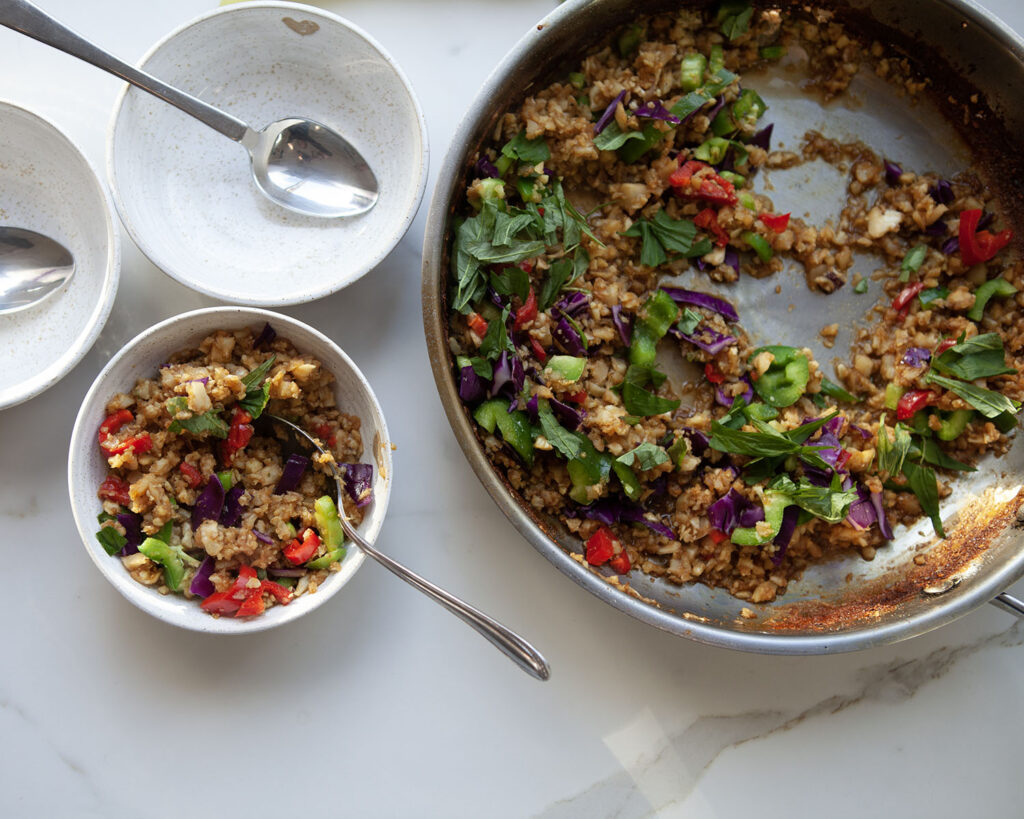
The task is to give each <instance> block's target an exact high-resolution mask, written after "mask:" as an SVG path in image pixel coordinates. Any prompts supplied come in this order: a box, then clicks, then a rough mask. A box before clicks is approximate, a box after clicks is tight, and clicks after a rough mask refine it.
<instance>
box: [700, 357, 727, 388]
mask: <svg viewBox="0 0 1024 819" xmlns="http://www.w3.org/2000/svg"><path fill="white" fill-rule="evenodd" d="M704 377H705V378H707V380H708V381H710V382H711V383H712V384H721V383H722V382H723V381H725V376H724V375H723V374H722V373H720V372H719V371H718V369H717V368H716V367H715V365H714V364H712V363H711V362H710V361H709V362H707V363H706V364H705V365H704Z"/></svg>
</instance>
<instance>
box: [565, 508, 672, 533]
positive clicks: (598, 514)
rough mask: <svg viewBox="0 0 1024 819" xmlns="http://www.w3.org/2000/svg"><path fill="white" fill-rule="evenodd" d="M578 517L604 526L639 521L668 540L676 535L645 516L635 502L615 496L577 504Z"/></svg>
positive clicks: (661, 524)
mask: <svg viewBox="0 0 1024 819" xmlns="http://www.w3.org/2000/svg"><path fill="white" fill-rule="evenodd" d="M576 515H577V516H578V517H582V518H587V519H589V520H596V521H598V522H599V523H603V524H605V525H606V526H610V525H611V524H613V523H640V524H642V525H644V526H646V527H647V528H648V529H650V530H651V531H652V532H654V533H655V534H659V535H661V536H662V537H665V538H668V539H669V540H675V539H676V535H675V532H673V531H672V530H671V529H670V528H669V527H668V526H666V525H665V524H664V523H661V522H659V521H655V520H650V519H648V518H647V516H646V514H645V512H644V510H643V509H642V508H641V507H640V506H639V505H638V504H635V503H630V502H629V501H626V500H619V499H616V498H602V499H601V500H596V501H594V502H593V503H592V504H590V505H589V506H578V507H577V508H576Z"/></svg>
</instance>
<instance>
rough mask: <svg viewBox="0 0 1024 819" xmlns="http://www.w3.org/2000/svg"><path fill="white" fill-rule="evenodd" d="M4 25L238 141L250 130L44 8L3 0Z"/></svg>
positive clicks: (1, 20)
mask: <svg viewBox="0 0 1024 819" xmlns="http://www.w3.org/2000/svg"><path fill="white" fill-rule="evenodd" d="M0 25H3V26H6V27H7V28H10V29H13V30H14V31H17V32H20V33H21V34H25V35H27V36H29V37H31V38H32V39H34V40H38V41H39V42H41V43H45V44H46V45H48V46H52V47H53V48H56V49H57V50H58V51H63V52H64V53H65V54H70V55H71V56H72V57H77V58H78V59H80V60H85V62H87V63H91V64H92V65H94V66H96V67H97V68H102V69H103V70H104V71H108V72H110V73H111V74H114V75H115V76H118V77H120V78H121V79H122V80H127V81H128V82H130V83H131V84H132V85H134V86H136V87H138V88H141V89H142V90H143V91H148V92H149V93H150V94H153V95H154V96H157V97H159V98H160V99H162V100H164V102H169V103H170V104H171V105H173V106H174V107H175V108H178V109H180V110H182V111H184V112H185V113H186V114H189V115H190V116H193V117H195V118H196V119H198V120H199V121H200V122H203V123H205V124H206V125H209V126H210V127H211V128H213V129H214V130H215V131H219V132H220V133H222V134H223V135H224V136H226V137H228V138H229V139H233V140H234V141H235V142H241V141H242V139H243V138H244V137H245V135H246V134H247V133H248V132H249V130H250V129H249V126H248V125H246V123H244V122H242V121H241V120H240V119H235V118H234V117H233V116H231V115H229V114H225V113H224V112H223V111H220V110H218V109H217V108H214V107H213V106H212V105H207V104H206V103H205V102H203V101H202V100H199V99H196V98H195V97H193V96H191V95H189V94H186V93H185V92H184V91H179V90H178V89H177V88H173V87H172V86H170V85H167V84H166V83H164V82H161V81H160V80H158V79H157V78H156V77H152V76H150V75H149V74H147V73H146V72H145V71H141V70H139V69H138V68H135V67H134V66H131V65H129V64H128V63H126V62H124V61H123V60H119V59H118V58H117V57H115V56H114V55H113V54H109V53H108V52H106V51H104V50H103V49H102V48H100V47H99V46H96V45H93V44H92V43H90V42H89V41H88V40H86V39H85V38H83V37H81V36H79V35H78V34H76V33H75V32H73V31H72V30H71V29H69V28H67V27H66V26H64V25H62V24H61V23H59V22H57V21H56V20H54V19H53V18H52V17H50V15H48V14H47V13H46V12H44V11H43V10H42V9H40V8H38V7H36V6H34V5H33V4H32V3H29V2H28V1H27V0H0Z"/></svg>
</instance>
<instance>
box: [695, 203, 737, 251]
mask: <svg viewBox="0 0 1024 819" xmlns="http://www.w3.org/2000/svg"><path fill="white" fill-rule="evenodd" d="M693 223H694V224H695V225H696V226H697V227H699V228H701V229H702V230H707V231H709V232H711V233H712V234H713V235H714V237H715V244H716V245H718V246H719V247H725V246H726V245H727V244H729V234H728V233H726V232H725V228H723V227H722V226H721V225H720V224H718V211H716V210H715V209H714V208H704V210H702V211H701V212H700V213H698V214H697V215H696V216H694V217H693Z"/></svg>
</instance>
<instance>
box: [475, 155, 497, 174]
mask: <svg viewBox="0 0 1024 819" xmlns="http://www.w3.org/2000/svg"><path fill="white" fill-rule="evenodd" d="M474 167H475V168H476V172H477V175H478V176H481V177H488V178H490V179H497V178H498V177H500V176H501V172H500V171H499V170H498V169H497V168H496V167H495V165H494V163H493V162H491V160H489V159H488V158H487V157H486V156H481V157H480V158H479V159H478V160H477V161H476V165H475V166H474Z"/></svg>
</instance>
